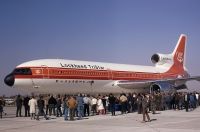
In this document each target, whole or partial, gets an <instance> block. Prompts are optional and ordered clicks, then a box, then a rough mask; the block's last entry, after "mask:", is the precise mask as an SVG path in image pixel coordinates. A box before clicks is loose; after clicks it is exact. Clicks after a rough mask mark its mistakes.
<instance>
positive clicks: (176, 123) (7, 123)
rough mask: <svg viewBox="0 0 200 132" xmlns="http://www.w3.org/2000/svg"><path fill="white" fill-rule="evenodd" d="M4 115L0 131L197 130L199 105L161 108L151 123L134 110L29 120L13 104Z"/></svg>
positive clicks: (171, 131)
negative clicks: (17, 114) (68, 118)
mask: <svg viewBox="0 0 200 132" xmlns="http://www.w3.org/2000/svg"><path fill="white" fill-rule="evenodd" d="M6 111H7V115H6V116H4V118H3V119H0V132H64V131H65V132H66V131H71V132H133V131H134V132H200V108H198V109H196V110H194V111H191V112H185V111H174V110H168V111H161V112H158V114H155V115H152V114H150V117H151V119H152V121H151V122H147V123H141V119H142V115H138V114H137V113H131V114H125V115H117V116H115V117H112V116H110V114H108V115H98V116H91V117H89V118H88V119H83V120H75V121H64V119H63V118H56V117H51V119H50V120H44V119H43V118H42V117H41V119H40V121H36V120H31V119H30V118H29V117H18V118H16V117H15V115H14V112H15V109H14V108H13V107H9V108H6Z"/></svg>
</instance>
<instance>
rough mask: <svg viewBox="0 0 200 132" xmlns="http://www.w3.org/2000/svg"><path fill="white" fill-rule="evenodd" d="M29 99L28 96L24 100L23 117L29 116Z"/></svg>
mask: <svg viewBox="0 0 200 132" xmlns="http://www.w3.org/2000/svg"><path fill="white" fill-rule="evenodd" d="M29 100H30V98H29V97H28V95H27V96H26V97H25V98H24V111H25V117H27V116H30V107H29V105H28V102H29Z"/></svg>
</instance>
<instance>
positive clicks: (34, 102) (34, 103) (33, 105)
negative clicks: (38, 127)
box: [28, 96, 37, 120]
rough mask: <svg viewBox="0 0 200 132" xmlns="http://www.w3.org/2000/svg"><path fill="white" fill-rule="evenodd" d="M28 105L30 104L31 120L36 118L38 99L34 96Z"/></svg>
mask: <svg viewBox="0 0 200 132" xmlns="http://www.w3.org/2000/svg"><path fill="white" fill-rule="evenodd" d="M28 105H29V106H30V114H31V120H32V119H35V113H36V106H37V100H36V99H35V97H34V96H32V98H31V100H29V102H28Z"/></svg>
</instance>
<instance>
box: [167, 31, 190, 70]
mask: <svg viewBox="0 0 200 132" xmlns="http://www.w3.org/2000/svg"><path fill="white" fill-rule="evenodd" d="M186 38H187V37H186V35H184V34H181V36H180V37H179V40H178V43H177V44H176V47H175V49H174V51H173V52H172V56H173V62H174V64H173V65H172V67H171V68H170V72H173V73H183V72H184V63H185V50H186Z"/></svg>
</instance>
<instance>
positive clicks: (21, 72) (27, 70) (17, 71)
mask: <svg viewBox="0 0 200 132" xmlns="http://www.w3.org/2000/svg"><path fill="white" fill-rule="evenodd" d="M13 74H14V75H31V74H32V72H31V69H30V68H16V69H15V70H14V71H13Z"/></svg>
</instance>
